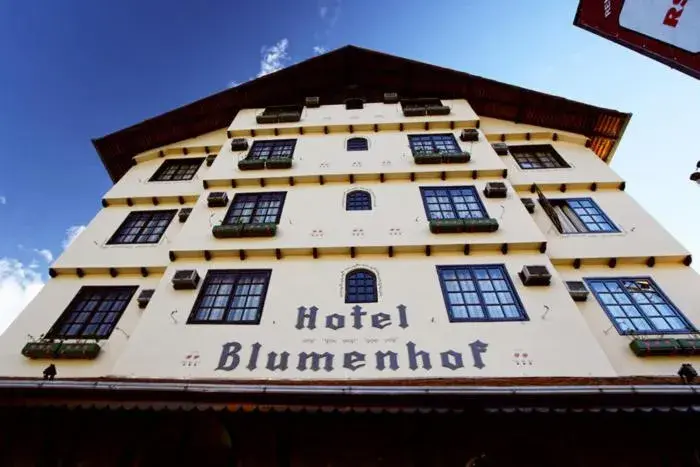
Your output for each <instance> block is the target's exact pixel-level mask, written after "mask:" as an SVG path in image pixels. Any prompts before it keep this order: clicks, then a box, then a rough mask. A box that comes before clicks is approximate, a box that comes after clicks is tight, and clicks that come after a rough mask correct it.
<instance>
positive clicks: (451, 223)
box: [430, 219, 464, 234]
mask: <svg viewBox="0 0 700 467" xmlns="http://www.w3.org/2000/svg"><path fill="white" fill-rule="evenodd" d="M430 231H431V232H432V233H434V234H440V233H460V232H464V221H463V220H462V219H433V220H431V221H430Z"/></svg>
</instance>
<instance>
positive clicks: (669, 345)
mask: <svg viewBox="0 0 700 467" xmlns="http://www.w3.org/2000/svg"><path fill="white" fill-rule="evenodd" d="M682 333H684V334H687V331H683V332H682ZM630 349H631V350H632V352H633V353H634V354H635V355H636V356H637V357H655V356H668V355H700V338H697V337H692V338H681V339H676V338H670V339H669V338H666V339H634V340H633V341H632V342H630Z"/></svg>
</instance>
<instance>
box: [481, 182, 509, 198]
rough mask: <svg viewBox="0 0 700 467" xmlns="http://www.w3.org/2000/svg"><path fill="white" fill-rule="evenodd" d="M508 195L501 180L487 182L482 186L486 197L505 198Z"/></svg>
mask: <svg viewBox="0 0 700 467" xmlns="http://www.w3.org/2000/svg"><path fill="white" fill-rule="evenodd" d="M507 195H508V189H507V188H506V184H505V183H503V182H488V183H487V184H486V188H484V196H486V197H487V198H505V197H506V196H507Z"/></svg>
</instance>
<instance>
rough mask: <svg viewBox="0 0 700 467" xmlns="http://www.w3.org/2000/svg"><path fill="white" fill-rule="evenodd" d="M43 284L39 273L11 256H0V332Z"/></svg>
mask: <svg viewBox="0 0 700 467" xmlns="http://www.w3.org/2000/svg"><path fill="white" fill-rule="evenodd" d="M43 286H44V280H43V279H42V277H41V273H39V272H38V271H36V270H34V269H32V268H30V267H26V266H25V265H24V264H22V263H21V262H20V261H18V260H16V259H13V258H0V334H1V333H3V332H4V331H5V329H7V327H8V326H9V325H10V323H12V321H14V319H15V318H16V317H17V315H19V313H20V312H21V311H22V310H23V309H24V307H25V306H27V304H29V302H31V301H32V299H33V298H34V297H36V295H37V294H38V293H39V291H40V290H41V288H42V287H43Z"/></svg>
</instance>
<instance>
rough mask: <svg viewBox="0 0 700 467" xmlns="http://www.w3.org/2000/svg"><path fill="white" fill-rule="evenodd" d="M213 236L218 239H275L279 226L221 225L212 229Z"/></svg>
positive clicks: (266, 224) (268, 224)
mask: <svg viewBox="0 0 700 467" xmlns="http://www.w3.org/2000/svg"><path fill="white" fill-rule="evenodd" d="M212 234H213V235H214V237H216V238H242V237H274V236H275V235H277V224H273V223H271V222H270V223H264V224H221V225H215V226H214V227H213V228H212Z"/></svg>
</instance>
